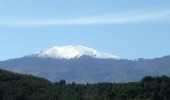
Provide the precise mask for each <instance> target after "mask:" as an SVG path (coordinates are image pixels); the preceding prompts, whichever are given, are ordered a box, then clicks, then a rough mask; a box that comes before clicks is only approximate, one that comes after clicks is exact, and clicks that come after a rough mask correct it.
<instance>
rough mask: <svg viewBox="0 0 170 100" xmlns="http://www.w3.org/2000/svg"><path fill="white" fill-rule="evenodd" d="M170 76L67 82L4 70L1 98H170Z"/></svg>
mask: <svg viewBox="0 0 170 100" xmlns="http://www.w3.org/2000/svg"><path fill="white" fill-rule="evenodd" d="M169 94H170V77H166V76H161V77H150V76H148V77H145V78H143V79H142V80H141V81H140V82H132V83H97V84H76V83H74V82H73V83H71V84H66V82H65V81H64V80H61V81H60V82H57V83H51V82H50V81H48V80H45V79H42V78H36V77H33V76H29V75H21V74H17V73H12V72H8V71H4V70H0V100H170V95H169Z"/></svg>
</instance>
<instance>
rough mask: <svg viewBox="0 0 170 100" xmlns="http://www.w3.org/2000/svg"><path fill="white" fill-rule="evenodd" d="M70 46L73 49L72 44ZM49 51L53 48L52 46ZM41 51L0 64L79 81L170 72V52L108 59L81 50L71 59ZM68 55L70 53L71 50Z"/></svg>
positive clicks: (119, 79)
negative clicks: (135, 57) (167, 53)
mask: <svg viewBox="0 0 170 100" xmlns="http://www.w3.org/2000/svg"><path fill="white" fill-rule="evenodd" d="M68 48H69V49H70V48H71V49H72V47H68ZM68 48H67V49H68ZM73 48H74V47H73ZM78 48H79V47H78ZM80 48H81V47H80ZM74 49H75V48H74ZM56 50H57V49H56ZM52 51H53V49H52ZM54 51H55V50H54ZM64 51H67V50H64ZM68 51H69V50H68ZM73 51H74V50H73ZM80 51H81V50H80ZM93 51H94V50H92V51H89V52H91V53H93ZM49 52H51V50H50V51H49ZM56 52H58V51H56ZM42 53H43V52H40V53H36V54H33V55H29V56H25V57H22V58H17V59H10V60H6V61H1V62H0V66H1V67H0V68H3V69H6V70H11V71H14V72H20V73H24V74H31V75H35V76H40V77H44V78H46V79H48V80H50V81H53V82H56V81H59V80H61V79H64V80H66V81H67V82H73V81H74V82H77V83H86V82H89V83H96V82H130V81H139V80H140V79H141V78H143V77H144V76H148V75H150V76H159V75H167V76H170V56H165V57H162V58H156V59H138V60H127V59H120V58H119V59H118V58H117V59H115V58H107V59H106V58H105V57H104V58H96V56H92V55H88V54H91V53H88V54H87V55H86V53H82V55H81V56H77V55H76V56H74V57H73V58H69V59H68V58H62V57H60V58H58V55H55V54H54V55H55V57H53V56H51V54H53V53H50V54H48V55H45V56H42V55H41V54H42ZM80 54H81V53H80ZM40 55H41V56H40ZM43 55H44V53H43ZM64 55H65V53H64ZM66 55H70V54H69V53H68V54H66ZM78 55H79V53H78ZM60 56H61V55H60ZM111 57H112V56H111ZM2 66H3V67H2Z"/></svg>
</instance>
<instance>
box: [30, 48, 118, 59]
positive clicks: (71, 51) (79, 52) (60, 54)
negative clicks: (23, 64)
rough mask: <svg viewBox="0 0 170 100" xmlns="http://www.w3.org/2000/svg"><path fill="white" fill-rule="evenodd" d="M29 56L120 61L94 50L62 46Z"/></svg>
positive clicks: (116, 57) (115, 57)
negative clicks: (84, 57) (83, 57)
mask: <svg viewBox="0 0 170 100" xmlns="http://www.w3.org/2000/svg"><path fill="white" fill-rule="evenodd" d="M30 56H34V57H45V58H64V59H73V58H80V57H82V56H89V57H93V58H101V59H120V58H119V57H118V56H114V55H111V54H108V53H103V52H100V51H96V50H94V49H91V48H88V47H84V46H64V47H58V46H55V47H53V48H50V49H47V50H44V51H41V52H39V53H36V54H32V55H30Z"/></svg>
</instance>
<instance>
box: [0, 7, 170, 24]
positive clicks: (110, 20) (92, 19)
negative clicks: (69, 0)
mask: <svg viewBox="0 0 170 100" xmlns="http://www.w3.org/2000/svg"><path fill="white" fill-rule="evenodd" d="M169 18H170V10H166V11H156V12H155V11H154V12H153V11H152V12H130V13H129V12H127V13H121V14H120V13H119V14H108V15H99V16H89V17H79V18H72V19H69V18H68V19H41V20H34V19H24V20H14V19H8V20H5V19H3V20H0V25H1V26H50V25H51V26H57V25H58V26H61V25H100V24H126V23H139V22H149V21H163V20H169Z"/></svg>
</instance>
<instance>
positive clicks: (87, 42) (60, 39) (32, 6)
mask: <svg viewBox="0 0 170 100" xmlns="http://www.w3.org/2000/svg"><path fill="white" fill-rule="evenodd" d="M169 43H170V1H169V0H105V1H104V0H48V1H47V0H0V46H1V47H0V60H5V59H9V58H16V57H22V56H24V55H27V54H31V53H34V52H37V51H40V50H44V49H48V48H50V47H53V46H56V45H57V46H65V45H83V46H87V47H90V48H94V49H97V50H100V51H103V52H108V53H111V54H114V55H117V56H120V57H122V58H128V59H136V58H141V57H144V58H154V57H161V56H164V55H169V54H170V45H169Z"/></svg>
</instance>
